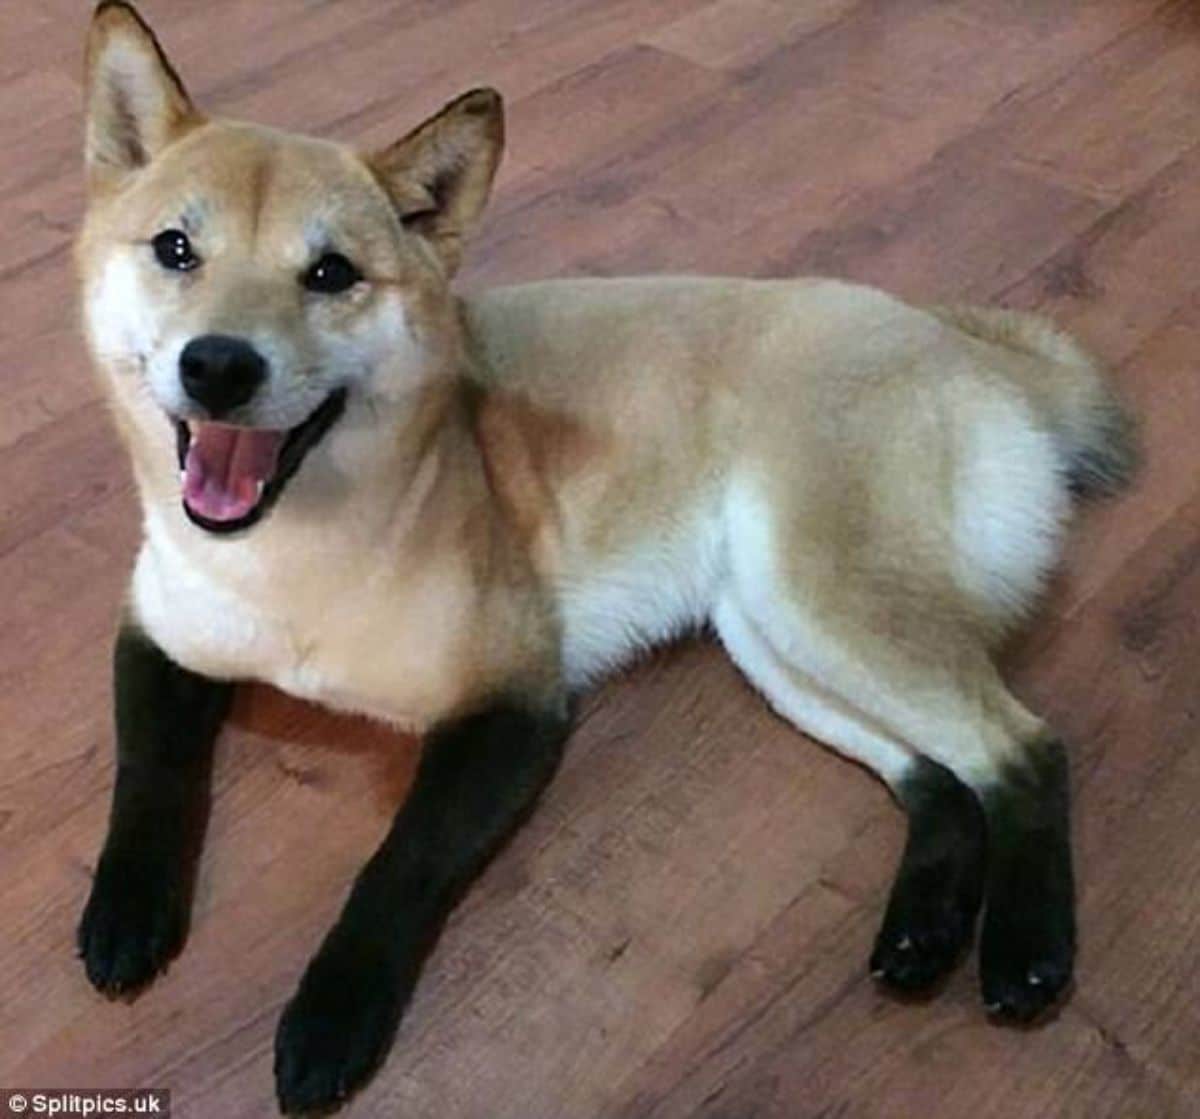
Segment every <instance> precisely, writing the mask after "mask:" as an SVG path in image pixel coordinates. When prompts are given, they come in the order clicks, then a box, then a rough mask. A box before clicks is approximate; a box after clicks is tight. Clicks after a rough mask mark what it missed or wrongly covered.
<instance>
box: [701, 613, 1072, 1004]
mask: <svg viewBox="0 0 1200 1119" xmlns="http://www.w3.org/2000/svg"><path fill="white" fill-rule="evenodd" d="M795 603H796V600H795V599H794V598H793V599H790V600H789V601H788V602H781V601H778V600H776V601H774V602H773V603H772V604H771V609H770V610H769V611H752V610H750V609H747V608H745V607H744V606H742V605H741V603H740V601H739V600H738V599H737V598H734V597H732V596H729V597H727V598H726V600H725V601H723V602H722V604H721V605H720V607H719V608H718V609H717V610H716V611H715V613H714V621H715V623H716V626H717V629H718V632H719V633H720V636H721V638H722V640H723V641H724V643H725V644H726V646H727V647H728V649H729V651H730V654H731V655H732V656H733V658H734V660H735V661H737V663H738V664H739V665H740V666H741V667H742V669H743V670H744V671H745V672H746V674H747V675H748V676H749V677H750V678H751V679H752V680H753V681H754V682H755V683H756V684H757V685H758V687H759V688H761V689H762V691H763V692H764V693H765V694H766V695H767V697H768V698H769V699H770V701H771V703H772V704H773V706H774V707H775V708H776V709H777V710H778V711H780V712H781V713H782V714H783V715H785V716H786V717H787V718H789V719H790V720H791V721H792V722H794V723H795V724H796V725H797V726H798V727H800V728H801V729H802V730H805V731H808V732H809V733H811V734H813V735H814V736H815V737H817V738H820V739H822V740H823V741H825V742H827V743H829V744H830V745H832V746H834V747H835V748H836V749H838V750H839V751H840V752H842V753H844V754H846V755H848V756H849V757H852V758H854V759H855V760H857V761H860V762H862V763H864V764H865V765H867V766H869V767H870V768H872V769H874V770H875V771H876V772H877V773H878V774H879V775H880V776H881V777H882V778H883V779H884V780H885V781H886V782H887V783H888V785H889V786H890V787H891V788H892V790H893V791H894V792H895V794H896V796H897V798H898V799H899V801H900V802H901V804H903V805H904V807H905V808H906V809H907V810H908V812H909V827H910V833H909V840H908V844H907V846H906V849H905V853H904V857H903V859H902V860H901V866H900V871H899V873H898V875H897V878H896V884H895V887H894V888H893V892H892V897H891V900H890V902H889V904H888V910H887V916H886V918H885V920H884V923H883V928H882V930H881V932H880V936H879V940H878V942H877V944H876V949H875V953H874V956H873V960H872V966H873V969H874V970H876V971H877V972H879V973H880V975H881V978H883V979H884V980H886V981H887V982H889V983H891V984H893V985H895V986H897V987H901V988H904V989H910V990H911V989H917V988H920V987H923V986H928V985H929V984H931V983H933V982H934V981H936V979H937V978H938V977H939V976H940V975H941V974H943V973H944V972H945V971H946V970H947V969H948V968H949V967H950V966H951V964H952V963H953V962H954V960H955V959H956V958H957V956H958V955H959V954H960V953H961V951H962V949H963V948H965V947H966V944H967V942H968V940H969V938H970V933H971V926H972V924H973V920H974V916H975V913H976V910H977V908H978V905H979V901H980V896H981V894H982V895H983V896H984V898H985V900H986V915H985V918H984V924H983V933H982V939H981V959H980V973H981V982H982V987H983V998H984V1002H985V1004H986V1005H987V1007H988V1009H989V1010H990V1011H991V1012H993V1013H994V1014H996V1015H997V1016H998V1017H1000V1018H1008V1019H1012V1020H1016V1021H1028V1020H1029V1019H1031V1018H1033V1017H1035V1016H1036V1015H1037V1014H1038V1013H1039V1012H1040V1011H1042V1010H1044V1009H1045V1008H1046V1007H1048V1006H1049V1005H1051V1004H1052V1003H1053V1002H1054V1001H1055V1000H1056V999H1057V997H1058V995H1059V994H1060V993H1061V992H1062V991H1063V990H1064V988H1065V987H1066V986H1067V984H1068V982H1069V980H1070V977H1071V968H1072V963H1073V958H1074V950H1075V921H1074V890H1073V882H1072V872H1071V850H1070V836H1069V822H1068V805H1067V799H1068V798H1067V765H1066V759H1065V754H1064V752H1063V749H1062V746H1061V744H1059V743H1058V742H1057V741H1056V740H1055V739H1054V738H1053V737H1052V735H1050V734H1049V733H1048V731H1047V730H1046V728H1045V726H1044V724H1043V723H1042V722H1041V721H1040V720H1039V719H1037V718H1036V717H1035V716H1033V715H1032V714H1030V713H1029V712H1028V711H1026V710H1025V708H1023V707H1022V706H1021V705H1020V703H1018V701H1017V700H1016V699H1015V698H1014V697H1013V696H1012V695H1011V694H1010V693H1009V692H1008V691H1007V689H1006V688H1005V687H1004V684H1003V682H1002V681H1001V680H1000V678H999V675H998V674H997V672H996V670H995V668H994V666H993V665H992V663H991V660H990V659H989V657H988V654H987V650H986V648H985V647H984V646H983V644H982V643H973V642H972V641H971V640H970V639H969V636H968V635H964V634H962V633H960V634H959V635H958V640H957V641H956V642H953V643H948V644H947V647H946V648H945V649H944V650H943V652H942V656H941V657H940V658H938V657H937V656H936V655H931V656H929V657H928V658H925V657H914V656H913V653H912V649H911V648H910V647H908V646H906V645H904V644H903V643H898V642H894V641H889V640H887V639H881V638H880V637H879V636H878V635H874V634H869V633H867V632H866V631H860V632H859V635H858V639H857V640H852V639H851V637H850V635H851V634H852V633H854V632H855V630H854V628H853V627H852V626H851V625H848V624H847V619H846V618H845V617H841V618H839V624H838V627H837V634H836V635H835V634H834V633H833V632H832V630H831V629H827V628H826V627H823V626H822V625H821V624H820V623H819V622H818V621H817V620H816V619H815V618H811V617H806V616H803V615H802V613H801V612H800V610H799V609H798V608H797V606H796V604H795ZM760 605H761V604H760ZM924 636H925V637H926V638H928V634H925V635H924ZM921 644H922V646H923V647H925V648H926V649H927V651H931V652H932V653H936V650H929V647H928V643H927V641H923V642H922V643H921ZM816 682H819V684H818V683H816ZM985 825H986V826H985ZM985 837H986V838H985ZM985 847H986V857H985Z"/></svg>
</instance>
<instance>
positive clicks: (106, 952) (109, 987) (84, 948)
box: [76, 857, 186, 994]
mask: <svg viewBox="0 0 1200 1119" xmlns="http://www.w3.org/2000/svg"><path fill="white" fill-rule="evenodd" d="M185 924H186V903H185V900H184V891H183V890H182V888H181V886H180V883H179V881H178V875H176V874H175V873H173V872H172V871H171V870H170V868H169V867H167V866H166V865H164V864H160V863H154V862H147V861H145V860H141V859H138V858H135V857H129V858H107V857H106V858H102V859H101V860H100V865H99V866H98V867H97V868H96V878H95V881H94V882H93V883H92V893H91V896H90V897H89V898H88V902H87V906H86V907H85V908H84V911H83V917H82V918H81V919H80V922H79V930H78V933H77V934H76V935H77V943H78V946H79V955H80V956H81V957H82V958H83V964H84V967H85V969H86V970H87V977H88V979H89V980H90V981H91V983H92V985H93V986H94V987H96V988H97V990H100V991H103V992H104V993H105V994H121V993H124V992H129V991H133V990H136V989H137V988H139V987H142V986H144V985H145V984H147V983H149V982H150V980H151V979H153V978H154V977H155V976H156V975H157V974H158V973H159V972H160V971H162V970H163V968H165V967H166V965H167V963H168V961H169V960H170V959H171V957H172V956H174V955H175V954H176V953H177V952H178V951H179V948H180V946H181V945H182V943H183V936H184V928H185Z"/></svg>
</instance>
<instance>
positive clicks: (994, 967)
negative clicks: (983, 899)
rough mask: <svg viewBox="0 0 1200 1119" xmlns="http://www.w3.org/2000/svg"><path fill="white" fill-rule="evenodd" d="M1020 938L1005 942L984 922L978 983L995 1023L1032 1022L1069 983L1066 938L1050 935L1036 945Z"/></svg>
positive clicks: (1070, 954) (1070, 953)
mask: <svg viewBox="0 0 1200 1119" xmlns="http://www.w3.org/2000/svg"><path fill="white" fill-rule="evenodd" d="M1022 939H1023V938H1015V939H1014V940H1012V941H1009V942H1007V943H1006V942H1004V941H1003V940H1001V939H1000V938H999V934H998V933H993V932H989V930H988V928H987V925H986V924H985V928H984V942H983V945H982V947H981V951H980V961H979V972H980V985H981V987H982V993H983V1005H984V1008H985V1009H986V1010H987V1012H988V1014H989V1015H991V1016H992V1017H993V1018H994V1019H996V1020H997V1021H998V1022H1013V1023H1017V1024H1024V1023H1028V1022H1032V1021H1034V1020H1035V1019H1037V1018H1039V1017H1040V1016H1041V1015H1042V1014H1044V1013H1045V1012H1046V1011H1047V1010H1049V1009H1050V1008H1051V1007H1053V1006H1054V1005H1055V1004H1056V1003H1057V1002H1058V1001H1059V1000H1060V999H1061V997H1062V996H1063V994H1064V992H1065V991H1066V990H1067V987H1068V986H1069V985H1070V982H1071V972H1072V964H1073V956H1074V952H1073V950H1072V948H1071V945H1070V943H1069V941H1067V940H1065V939H1062V938H1058V942H1057V943H1055V940H1054V938H1050V939H1049V940H1048V941H1047V942H1045V943H1043V944H1041V945H1039V946H1035V945H1034V944H1033V943H1030V942H1028V941H1026V942H1025V943H1022Z"/></svg>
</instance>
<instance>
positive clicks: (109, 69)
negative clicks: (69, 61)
mask: <svg viewBox="0 0 1200 1119" xmlns="http://www.w3.org/2000/svg"><path fill="white" fill-rule="evenodd" d="M85 85H86V91H87V106H86V111H85V117H86V121H87V140H86V156H87V169H88V178H89V182H90V183H91V184H92V185H93V186H101V187H103V186H106V185H111V184H114V183H116V182H118V181H120V179H122V178H123V177H124V176H125V175H127V174H129V173H130V172H131V171H136V170H137V169H138V168H139V167H144V166H145V165H146V164H147V163H149V162H150V161H151V160H152V159H154V157H155V156H157V155H158V154H159V152H161V151H162V150H163V148H165V147H166V146H167V145H168V144H169V143H170V142H171V141H172V140H175V139H177V138H178V137H179V136H181V135H182V134H183V133H184V132H186V131H187V130H188V129H190V128H192V127H194V126H195V125H196V124H199V123H200V121H201V119H202V118H201V117H200V115H199V114H198V113H197V112H196V110H195V109H194V108H193V107H192V102H191V99H190V98H189V97H188V95H187V91H186V90H185V89H184V88H183V83H182V82H181V81H180V80H179V75H178V74H176V73H175V70H174V68H173V67H172V66H171V63H170V62H169V61H168V60H167V56H166V54H164V53H163V49H162V47H160V46H159V44H158V40H157V39H156V38H155V37H154V32H153V31H151V30H150V27H149V25H148V24H147V23H146V21H145V20H143V19H142V17H141V16H140V15H138V13H137V10H136V9H135V8H134V7H133V6H132V5H130V4H126V3H124V2H123V0H104V2H103V3H101V4H100V6H99V7H97V8H96V11H95V14H94V15H93V16H92V26H91V28H90V30H89V31H88V39H87V61H86V76H85Z"/></svg>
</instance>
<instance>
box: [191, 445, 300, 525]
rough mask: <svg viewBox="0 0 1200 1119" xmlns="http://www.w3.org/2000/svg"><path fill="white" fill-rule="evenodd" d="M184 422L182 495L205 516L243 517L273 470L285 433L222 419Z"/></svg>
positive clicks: (217, 519) (256, 501) (231, 518)
mask: <svg viewBox="0 0 1200 1119" xmlns="http://www.w3.org/2000/svg"><path fill="white" fill-rule="evenodd" d="M188 426H189V429H190V430H191V433H192V441H191V443H190V444H189V445H188V451H187V458H186V459H185V460H184V464H183V500H184V501H185V502H187V506H188V508H189V509H191V511H192V512H193V513H197V514H199V515H200V516H201V517H204V518H206V519H207V520H210V521H236V520H238V518H240V517H244V516H245V515H246V514H247V513H249V512H250V511H251V510H252V509H253V508H254V507H255V506H256V505H257V504H258V501H259V498H260V497H261V496H262V487H263V486H264V485H266V483H267V482H268V481H270V479H271V476H272V475H273V474H274V473H275V462H276V460H277V459H278V457H279V448H280V447H281V446H282V445H283V438H284V434H285V433H284V432H282V431H261V430H257V429H255V428H249V427H230V426H229V425H228V424H212V423H192V424H189V425H188Z"/></svg>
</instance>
